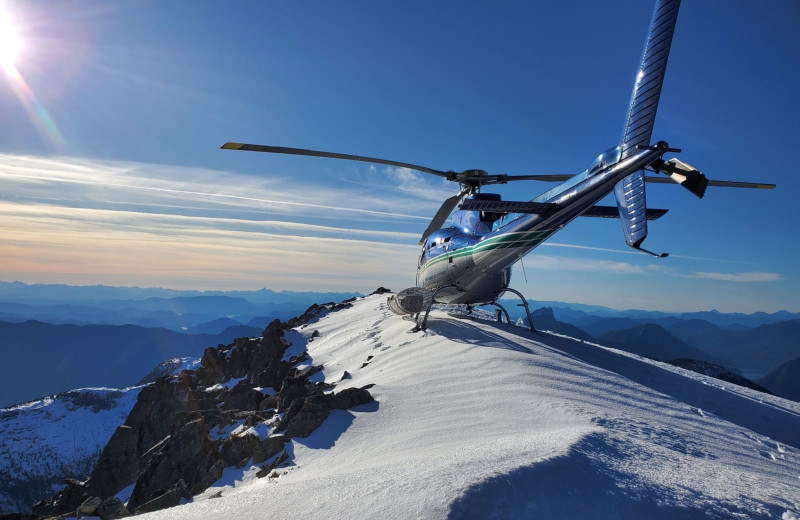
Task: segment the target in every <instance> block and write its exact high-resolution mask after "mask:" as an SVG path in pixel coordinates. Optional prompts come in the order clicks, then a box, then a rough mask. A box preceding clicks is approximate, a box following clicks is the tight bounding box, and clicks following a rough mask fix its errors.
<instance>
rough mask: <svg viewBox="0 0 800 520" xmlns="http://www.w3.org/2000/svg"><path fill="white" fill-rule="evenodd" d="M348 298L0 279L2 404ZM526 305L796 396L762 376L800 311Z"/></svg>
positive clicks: (591, 335) (646, 352)
mask: <svg viewBox="0 0 800 520" xmlns="http://www.w3.org/2000/svg"><path fill="white" fill-rule="evenodd" d="M354 294H355V293H308V292H287V291H283V292H275V291H271V290H268V289H261V290H258V291H230V292H221V291H209V292H200V291H177V290H171V289H159V288H148V289H143V288H138V287H107V286H91V287H73V286H68V285H27V284H24V283H20V282H12V283H9V282H0V355H1V356H3V358H4V360H5V361H6V362H4V363H0V406H7V405H10V404H14V403H19V402H21V401H24V400H28V399H33V398H38V397H41V396H43V395H48V394H54V393H57V392H61V391H65V390H68V389H70V388H75V387H82V386H90V385H93V386H99V385H110V384H113V385H115V386H119V385H124V384H129V385H132V384H135V383H136V382H137V381H138V380H139V379H141V378H142V377H143V376H144V374H145V373H146V372H147V371H148V370H150V369H151V368H152V367H153V366H155V365H156V364H158V363H160V362H162V361H164V360H165V359H168V358H173V357H182V356H199V355H201V354H202V351H203V349H204V348H206V347H210V346H215V345H217V344H219V343H228V342H230V341H231V340H232V339H233V338H235V337H243V336H258V335H259V334H260V332H261V331H262V330H263V329H264V327H266V325H267V324H268V323H270V322H271V321H273V320H274V319H276V318H277V319H281V320H286V319H288V318H291V317H294V316H297V315H300V314H302V313H303V312H304V311H305V309H306V308H307V307H308V306H309V305H311V304H313V303H324V302H328V301H341V300H343V299H347V298H350V297H351V296H352V295H354ZM502 303H503V304H504V306H505V307H506V309H508V310H509V312H510V313H511V315H512V318H513V319H515V320H516V319H518V318H520V317H522V312H523V311H522V308H521V307H519V306H518V305H517V302H516V301H514V300H507V301H503V302H502ZM530 303H531V306H532V309H536V308H537V307H542V305H541V304H543V303H545V304H547V303H550V304H552V305H550V306H545V307H542V308H540V309H539V310H536V311H534V312H533V319H534V324H535V325H536V326H537V327H538V328H541V329H545V330H551V331H553V332H558V333H560V334H564V335H567V336H571V337H575V338H578V339H585V340H590V341H596V342H599V343H601V344H604V345H608V346H613V347H615V348H619V349H622V350H626V351H628V352H634V353H637V354H640V355H643V356H647V357H650V358H653V359H658V360H661V361H672V360H675V359H677V358H688V359H694V360H701V361H705V362H708V363H713V364H718V365H722V366H723V367H725V368H727V369H729V370H732V371H733V372H736V373H739V374H741V375H743V376H745V377H747V378H748V379H751V380H753V381H758V380H760V379H761V378H765V380H766V381H767V382H766V383H763V384H764V386H766V387H767V388H769V389H770V390H771V391H773V392H775V393H776V394H777V395H793V394H792V393H791V391H790V390H786V391H785V390H779V389H777V388H776V387H775V385H777V384H778V383H777V381H788V380H789V377H788V376H787V375H786V374H795V370H796V369H795V368H794V366H793V365H789V366H788V367H786V368H785V369H784V372H782V374H783V375H780V374H778V375H776V376H775V377H774V378H772V379H767V376H768V375H769V374H770V373H771V372H773V371H776V370H777V369H778V368H779V367H780V366H781V365H782V364H784V363H787V362H789V361H791V360H794V359H797V358H800V314H798V313H790V312H787V311H780V312H777V313H772V314H767V313H754V314H747V315H746V314H724V313H719V312H717V311H706V312H693V313H678V314H671V313H665V312H653V311H640V310H628V311H618V310H614V309H609V308H605V307H599V306H589V305H580V304H565V303H562V302H536V301H531V302H530ZM56 326H59V327H61V328H53V327H56ZM46 338H49V339H46ZM52 338H58V339H57V340H55V341H54V340H53V339H52ZM44 359H47V360H48V363H47V365H48V366H46V367H44V366H43V368H44V369H45V370H44V373H45V374H46V377H44V378H43V379H42V380H41V381H33V380H31V379H30V378H27V379H26V377H25V375H24V374H25V373H26V371H27V370H30V369H31V368H32V367H38V366H40V365H41V364H42V360H44ZM798 376H799V377H800V374H798ZM781 384H783V385H784V386H785V385H786V384H785V383H781ZM770 385H773V386H770ZM787 392H789V393H788V394H787Z"/></svg>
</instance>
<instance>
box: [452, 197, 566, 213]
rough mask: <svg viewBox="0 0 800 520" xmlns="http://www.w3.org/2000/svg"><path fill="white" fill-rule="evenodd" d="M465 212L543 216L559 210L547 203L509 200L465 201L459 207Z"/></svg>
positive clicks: (556, 205) (558, 207)
mask: <svg viewBox="0 0 800 520" xmlns="http://www.w3.org/2000/svg"><path fill="white" fill-rule="evenodd" d="M460 208H461V209H462V210H465V211H487V212H489V213H528V214H534V215H545V214H548V213H550V212H552V211H557V210H558V209H560V208H561V206H559V205H558V204H551V203H548V202H515V201H511V200H476V199H469V200H465V201H464V203H463V204H462V205H461V206H460Z"/></svg>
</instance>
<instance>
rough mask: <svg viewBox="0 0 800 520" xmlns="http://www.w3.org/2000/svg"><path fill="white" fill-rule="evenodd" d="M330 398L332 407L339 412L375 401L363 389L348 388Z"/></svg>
mask: <svg viewBox="0 0 800 520" xmlns="http://www.w3.org/2000/svg"><path fill="white" fill-rule="evenodd" d="M345 373H346V372H345ZM332 398H333V403H332V407H333V408H338V409H340V410H349V409H350V408H355V407H356V406H359V405H362V404H366V403H371V402H372V401H374V400H375V399H373V397H372V394H370V393H369V392H368V391H367V390H366V389H365V388H348V389H347V390H342V391H341V392H339V393H338V394H333V396H332Z"/></svg>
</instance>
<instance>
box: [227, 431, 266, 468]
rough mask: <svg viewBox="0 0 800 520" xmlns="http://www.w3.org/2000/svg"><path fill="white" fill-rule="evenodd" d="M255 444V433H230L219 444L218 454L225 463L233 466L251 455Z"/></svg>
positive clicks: (256, 439)
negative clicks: (220, 444)
mask: <svg viewBox="0 0 800 520" xmlns="http://www.w3.org/2000/svg"><path fill="white" fill-rule="evenodd" d="M256 444H258V437H256V436H255V435H231V436H230V437H229V438H227V439H225V441H223V443H222V446H220V450H219V451H220V456H221V457H222V460H223V461H225V464H226V465H228V466H233V465H235V464H238V463H239V462H241V461H242V460H246V459H249V458H250V457H252V456H253V451H254V450H255V448H256Z"/></svg>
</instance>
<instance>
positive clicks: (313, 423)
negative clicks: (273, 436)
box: [275, 395, 332, 437]
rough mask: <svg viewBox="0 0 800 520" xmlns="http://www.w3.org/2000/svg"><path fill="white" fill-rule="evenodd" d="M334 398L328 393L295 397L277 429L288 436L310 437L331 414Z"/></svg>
mask: <svg viewBox="0 0 800 520" xmlns="http://www.w3.org/2000/svg"><path fill="white" fill-rule="evenodd" d="M331 405H332V400H331V398H330V397H329V396H327V395H313V396H309V397H303V398H299V399H295V400H294V401H293V402H292V404H291V405H290V406H289V409H288V410H286V413H285V414H284V416H283V418H282V419H281V422H280V423H279V424H278V426H277V427H276V428H275V431H279V432H280V431H283V432H285V435H286V436H288V437H308V436H309V435H311V432H313V431H314V430H316V429H317V428H319V426H320V425H321V424H322V422H323V421H324V420H325V419H327V418H328V415H330V409H331V408H332V406H331Z"/></svg>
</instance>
